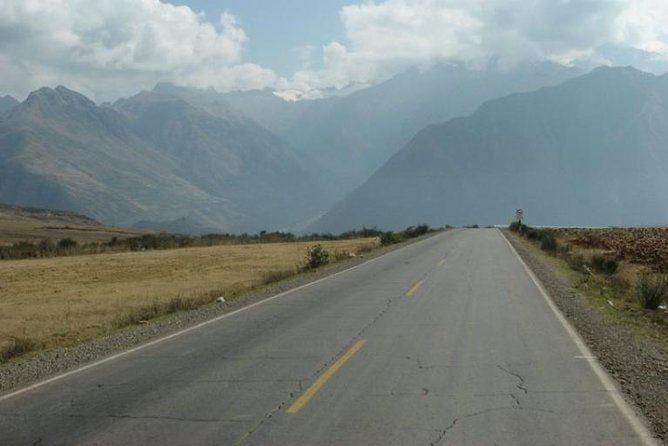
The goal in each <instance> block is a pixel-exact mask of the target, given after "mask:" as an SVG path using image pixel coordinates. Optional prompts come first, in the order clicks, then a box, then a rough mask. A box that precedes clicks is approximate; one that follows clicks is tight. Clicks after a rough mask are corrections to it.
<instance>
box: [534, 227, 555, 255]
mask: <svg viewBox="0 0 668 446" xmlns="http://www.w3.org/2000/svg"><path fill="white" fill-rule="evenodd" d="M539 239H540V249H542V250H543V251H547V252H550V253H555V252H557V248H558V247H559V245H558V244H557V239H556V238H555V237H554V234H552V233H551V232H549V231H545V230H543V231H540V235H539Z"/></svg>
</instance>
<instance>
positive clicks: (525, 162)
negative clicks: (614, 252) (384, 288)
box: [310, 68, 668, 231]
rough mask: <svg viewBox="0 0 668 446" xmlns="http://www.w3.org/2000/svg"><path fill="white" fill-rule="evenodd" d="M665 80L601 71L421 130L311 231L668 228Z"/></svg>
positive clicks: (667, 83)
mask: <svg viewBox="0 0 668 446" xmlns="http://www.w3.org/2000/svg"><path fill="white" fill-rule="evenodd" d="M666 141H668V76H667V75H664V76H660V77H657V76H653V75H650V74H646V73H643V72H640V71H637V70H635V69H633V68H600V69H597V70H594V71H593V72H592V73H590V74H587V75H584V76H581V77H578V78H576V79H573V80H570V81H567V82H565V83H563V84H561V85H559V86H556V87H549V88H543V89H541V90H538V91H536V92H531V93H524V94H513V95H510V96H506V97H504V98H501V99H498V100H494V101H489V102H487V103H485V104H484V105H483V106H481V107H480V108H479V109H478V110H477V111H476V112H475V113H474V114H473V115H471V116H469V117H465V118H458V119H453V120H451V121H448V122H446V123H443V124H438V125H432V126H429V127H427V128H425V129H424V130H422V131H421V132H419V133H418V134H417V135H416V136H415V138H413V140H412V141H411V142H410V143H409V144H408V145H407V146H406V147H404V148H403V149H402V150H401V151H400V152H399V153H397V154H396V155H395V156H393V157H392V158H391V159H390V160H389V161H388V162H387V163H386V164H385V165H384V166H383V167H382V168H381V169H379V170H378V171H377V172H376V173H375V174H374V175H373V176H372V177H371V178H370V179H369V180H368V181H367V182H366V183H365V184H364V185H363V186H361V187H360V188H358V189H357V190H355V191H354V192H353V193H352V194H350V195H349V196H348V197H347V198H346V199H345V200H344V201H343V202H341V203H339V204H338V205H337V206H336V207H335V208H334V209H333V210H331V211H330V212H329V213H328V214H327V215H325V216H324V217H323V218H322V219H320V220H319V221H318V222H316V223H315V224H314V225H313V226H311V227H310V229H311V230H316V231H338V230H344V229H347V228H351V227H361V226H362V225H367V226H373V225H378V226H380V227H383V228H400V227H404V226H407V225H409V224H413V223H414V222H415V221H422V222H425V223H429V224H432V225H444V224H446V223H449V224H455V225H463V224H472V223H478V224H496V223H506V222H508V221H510V220H512V218H514V211H515V209H516V208H523V209H524V211H525V216H526V219H527V221H528V222H530V223H534V224H549V225H591V226H604V225H647V224H659V223H663V224H665V222H666V221H668V202H667V201H666V200H665V191H666V190H668V167H667V166H668V150H667V149H666V144H665V142H666Z"/></svg>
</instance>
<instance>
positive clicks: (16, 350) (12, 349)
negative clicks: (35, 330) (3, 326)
mask: <svg viewBox="0 0 668 446" xmlns="http://www.w3.org/2000/svg"><path fill="white" fill-rule="evenodd" d="M35 347H36V344H35V341H33V340H32V339H30V338H23V337H13V338H12V339H11V341H10V342H9V345H6V346H4V347H3V348H1V349H0V362H6V361H9V360H10V359H11V358H14V357H16V356H20V355H23V354H25V353H28V352H30V351H33V350H34V349H35Z"/></svg>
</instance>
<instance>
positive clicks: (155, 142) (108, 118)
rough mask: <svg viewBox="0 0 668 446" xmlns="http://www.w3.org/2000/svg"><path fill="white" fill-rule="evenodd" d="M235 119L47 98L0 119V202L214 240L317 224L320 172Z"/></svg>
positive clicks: (153, 97) (137, 101)
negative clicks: (224, 234)
mask: <svg viewBox="0 0 668 446" xmlns="http://www.w3.org/2000/svg"><path fill="white" fill-rule="evenodd" d="M221 113H222V112H221ZM236 113H237V114H236V115H235V116H229V117H227V118H224V117H222V116H221V115H220V114H218V115H214V114H212V113H210V112H208V111H206V110H203V109H200V108H196V107H193V106H192V105H191V104H189V103H186V102H185V101H182V100H180V99H178V98H175V97H171V96H167V95H159V94H155V93H142V94H139V95H137V96H136V97H134V98H131V99H128V100H124V101H119V103H117V104H116V108H113V107H107V106H102V107H100V106H97V105H96V104H95V103H93V102H92V101H90V100H88V99H87V98H86V97H85V96H83V95H81V94H79V93H76V92H74V91H72V90H68V89H67V88H64V87H57V88H56V89H49V88H42V89H40V90H38V91H35V92H33V93H31V94H30V96H29V97H28V99H26V101H25V102H23V103H21V104H19V105H17V106H15V107H14V108H13V109H12V110H11V111H9V112H8V113H6V114H5V115H3V116H2V118H0V201H3V202H6V203H9V204H13V205H20V206H30V207H41V208H59V209H65V210H69V211H73V212H78V213H83V214H86V215H90V216H91V217H93V218H95V219H96V220H99V221H102V222H104V223H105V224H112V225H121V226H131V225H133V224H135V223H137V222H143V224H144V225H146V223H147V222H149V224H150V226H153V227H160V225H161V224H163V223H164V224H165V225H166V226H170V227H171V226H173V224H174V222H181V223H182V222H192V226H193V228H194V229H195V230H196V231H200V230H202V228H206V230H207V231H209V232H210V231H211V230H218V231H236V232H246V231H259V230H262V229H268V230H276V229H285V228H293V227H295V226H299V225H303V224H304V223H303V222H304V221H306V220H308V219H309V218H312V216H313V215H317V214H318V213H322V212H323V210H324V209H323V208H322V206H323V205H322V204H320V203H319V202H318V197H319V196H320V195H323V196H324V195H326V194H325V193H324V192H322V188H320V187H319V186H318V185H319V184H320V183H319V181H320V179H319V176H318V175H317V170H316V169H314V168H313V167H312V166H310V165H308V164H307V163H304V162H302V160H301V159H300V157H299V156H298V155H296V154H295V153H294V152H293V151H292V149H291V148H290V147H289V146H288V145H287V144H285V143H284V142H282V141H281V140H280V139H279V138H277V137H275V136H274V135H272V134H271V133H270V132H268V131H266V130H264V129H262V128H261V127H259V126H258V125H257V124H255V123H254V122H253V121H251V120H249V119H248V118H245V117H243V115H241V114H239V113H238V112H236ZM153 223H155V224H153ZM184 229H188V228H184Z"/></svg>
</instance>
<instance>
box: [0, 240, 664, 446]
mask: <svg viewBox="0 0 668 446" xmlns="http://www.w3.org/2000/svg"><path fill="white" fill-rule="evenodd" d="M425 237H428V236H425ZM425 237H420V238H418V239H413V240H410V241H408V242H404V243H401V244H398V245H393V246H389V247H383V248H379V249H377V250H374V251H373V252H371V253H367V254H366V255H365V256H364V257H361V256H360V257H356V258H351V259H347V260H344V261H341V262H338V263H335V264H333V265H329V266H327V267H324V268H321V269H319V270H316V271H313V272H309V273H305V274H301V275H299V276H295V277H294V278H291V279H288V280H284V281H281V282H277V283H274V284H271V285H267V286H265V287H262V288H259V289H256V290H254V291H251V292H249V293H247V294H245V295H243V296H240V297H238V298H236V299H233V300H228V301H227V302H226V303H224V304H221V303H215V302H213V303H211V304H208V305H205V306H202V307H199V308H197V309H195V310H192V311H186V312H181V313H176V314H173V315H170V316H167V317H163V318H160V319H156V320H152V321H149V322H148V323H146V324H142V325H138V326H134V327H129V328H127V329H124V330H121V331H118V332H115V333H114V334H112V335H109V336H106V337H103V338H99V339H95V340H93V341H89V342H85V343H82V344H79V345H75V346H72V347H67V348H61V349H57V350H52V351H47V352H42V353H39V354H36V355H32V356H30V357H27V358H25V359H17V360H12V361H10V362H9V363H7V364H4V365H2V366H0V395H2V394H4V393H8V392H9V391H11V390H12V389H17V388H20V387H25V386H28V385H30V384H32V383H35V382H37V381H40V380H43V379H45V378H48V377H50V376H54V375H57V374H60V373H64V372H67V371H68V370H72V369H74V368H77V367H80V366H82V365H85V364H86V363H90V362H91V361H94V360H99V359H102V358H105V357H108V356H111V355H113V354H115V353H119V352H122V351H124V350H127V349H130V348H132V347H136V346H138V345H141V344H144V343H146V342H149V341H151V340H154V339H157V338H159V337H162V336H166V335H168V334H170V333H173V332H175V331H178V330H181V329H184V328H187V327H189V326H192V325H195V324H198V323H201V322H204V321H206V320H209V319H211V318H214V317H216V316H220V315H222V314H225V313H229V312H231V311H234V310H236V309H239V308H242V307H244V306H247V305H250V304H252V303H255V302H258V301H260V300H263V299H266V298H268V297H271V296H274V295H276V294H278V293H281V292H283V291H287V290H290V289H293V288H295V287H298V286H301V285H304V284H306V283H309V282H312V281H315V280H318V279H320V278H323V277H326V276H329V275H331V274H334V273H336V272H339V271H343V270H344V269H347V268H351V267H353V266H356V265H359V264H361V263H364V262H365V261H367V260H369V259H371V258H374V257H378V256H380V255H383V254H385V253H387V252H389V251H391V250H394V249H398V248H401V247H402V246H405V245H406V244H408V243H413V242H415V241H418V240H421V239H423V238H425ZM508 238H509V240H510V242H511V243H512V244H513V246H514V247H515V249H516V250H517V252H518V253H519V255H520V256H521V257H522V258H523V259H524V261H525V262H526V263H527V265H529V267H530V268H531V269H532V270H533V271H534V273H535V274H536V276H537V277H538V278H539V279H540V281H541V282H542V284H543V286H544V287H545V289H546V290H547V291H548V293H549V294H550V296H551V297H552V300H553V301H554V303H555V304H556V305H557V306H558V307H559V309H560V310H561V311H562V312H563V313H564V315H565V316H566V317H567V318H568V320H569V321H570V322H571V324H572V325H573V326H574V327H575V328H576V329H577V330H578V332H579V333H580V335H581V336H582V338H583V339H584V340H585V342H586V343H587V344H588V346H589V348H590V349H591V350H592V352H593V353H594V354H595V355H596V356H597V358H598V360H599V362H600V363H601V364H602V365H603V366H604V367H605V368H606V369H607V370H608V372H609V373H610V374H611V375H612V376H613V377H614V378H615V379H616V380H617V382H618V383H619V384H620V386H621V388H622V390H623V391H624V393H625V394H626V395H627V397H628V398H627V399H628V400H630V401H631V402H632V403H634V404H635V405H636V406H637V407H638V408H639V409H640V410H641V411H642V413H643V414H644V415H645V417H646V418H647V420H648V421H649V423H650V424H651V427H652V428H653V429H654V432H655V433H656V434H657V436H658V437H659V438H660V439H661V440H662V441H663V442H664V444H668V351H667V350H666V349H665V347H663V346H662V345H659V344H658V343H656V342H654V341H652V340H650V339H645V338H641V337H639V336H637V335H635V334H634V333H632V332H631V331H630V330H629V329H628V328H626V327H625V326H623V325H622V324H620V323H616V322H614V321H611V320H609V319H606V318H604V317H603V316H602V315H601V314H600V313H599V312H598V310H597V309H596V308H595V307H594V306H592V304H590V303H589V302H588V301H587V300H585V298H584V297H582V296H580V295H579V294H578V293H577V291H576V290H575V289H574V288H573V286H572V285H571V284H570V283H569V282H568V280H567V279H566V278H565V277H563V275H561V274H560V273H559V272H558V271H556V270H555V269H554V268H553V267H551V266H550V265H549V264H548V262H547V261H546V259H545V258H543V257H542V256H540V255H536V254H534V253H533V252H531V251H529V250H528V249H527V248H526V247H525V246H524V245H523V243H522V242H519V241H518V240H516V239H515V238H514V237H513V236H510V237H508Z"/></svg>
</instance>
